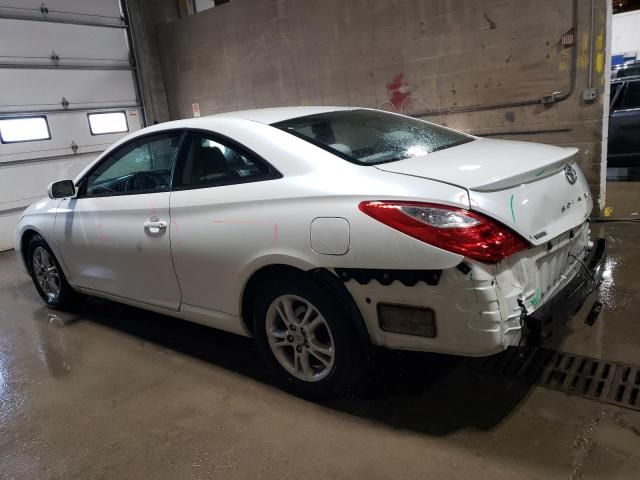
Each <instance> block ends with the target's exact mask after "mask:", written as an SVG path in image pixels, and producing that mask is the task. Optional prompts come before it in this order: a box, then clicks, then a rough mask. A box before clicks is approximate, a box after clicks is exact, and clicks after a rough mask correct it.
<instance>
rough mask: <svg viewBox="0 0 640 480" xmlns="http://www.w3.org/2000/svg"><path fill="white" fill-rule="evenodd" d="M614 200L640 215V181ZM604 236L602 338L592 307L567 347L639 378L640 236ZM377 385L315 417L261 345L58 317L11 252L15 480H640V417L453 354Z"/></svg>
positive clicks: (614, 232) (7, 285) (103, 309)
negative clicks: (267, 364) (286, 386)
mask: <svg viewBox="0 0 640 480" xmlns="http://www.w3.org/2000/svg"><path fill="white" fill-rule="evenodd" d="M609 199H610V202H609V203H610V204H612V205H613V206H614V209H615V211H616V214H617V213H620V214H622V212H623V211H624V210H625V209H631V210H630V212H632V211H636V210H639V211H640V184H638V183H612V184H610V186H609ZM616 202H621V203H620V205H619V206H618V205H617V204H616ZM636 207H637V208H636ZM616 216H617V215H616ZM596 230H599V231H601V234H604V235H606V237H607V238H608V240H609V257H608V262H607V277H606V280H605V283H604V285H603V289H602V292H601V297H602V299H603V301H604V303H605V308H604V309H603V312H602V314H601V316H600V318H599V319H598V321H597V323H596V325H595V326H593V327H588V326H586V325H585V323H584V318H585V315H586V313H587V311H588V307H589V306H590V303H591V302H589V305H588V306H587V307H585V308H583V309H582V311H581V312H580V313H579V314H578V316H577V317H576V318H574V320H573V321H572V323H571V330H570V333H569V335H568V336H567V338H566V340H565V342H564V344H563V345H562V349H563V350H565V351H571V352H576V353H581V354H586V355H589V356H594V357H599V358H604V359H607V360H614V361H623V362H628V363H634V364H640V320H639V316H638V310H637V307H636V306H635V304H634V302H633V301H634V300H635V299H637V298H638V297H640V278H639V276H638V271H640V256H639V255H638V253H639V250H640V242H639V240H640V225H637V224H606V225H603V226H598V227H596ZM377 371H378V374H377V375H376V376H375V377H374V378H373V379H372V380H371V381H370V382H369V385H368V386H367V387H366V388H365V389H364V390H363V392H362V393H361V394H360V395H358V396H356V397H349V398H343V399H338V400H334V401H331V402H329V403H327V404H314V403H309V402H306V401H303V400H300V399H297V398H294V397H292V396H290V395H287V394H285V393H283V392H281V391H279V390H277V389H275V388H274V387H272V386H271V384H270V383H269V380H268V379H267V377H266V375H265V373H264V372H263V371H262V368H261V364H260V361H259V360H258V356H257V353H256V352H255V350H254V348H253V344H252V342H251V341H250V340H247V339H243V338H239V337H235V336H232V335H228V334H225V333H221V332H218V331H215V330H212V329H208V328H205V327H201V326H198V325H194V324H189V323H186V322H182V321H180V320H174V319H172V318H168V317H164V316H160V315H156V314H151V313H147V312H143V311H140V310H137V309H134V308H129V307H124V306H120V305H117V304H115V303H109V302H103V301H92V302H90V303H89V304H88V305H87V306H86V308H84V310H83V312H82V313H81V314H80V315H76V316H72V315H64V314H60V313H57V312H54V311H51V310H48V309H47V308H45V307H44V306H43V305H42V302H41V301H40V299H39V298H38V297H37V295H36V292H35V290H34V288H33V287H32V285H31V281H30V279H29V278H27V277H26V276H25V275H23V274H22V273H20V272H19V270H18V268H17V266H16V263H15V260H14V256H13V252H7V253H4V254H0V478H15V479H75V478H78V479H106V478H118V479H124V478H129V479H142V478H150V479H164V478H193V479H200V478H203V479H204V478H225V479H227V478H228V479H236V478H238V479H239V478H274V479H276V478H277V479H283V478H295V479H298V478H322V479H327V478H367V479H382V478H421V479H422V478H474V479H482V478H487V479H493V480H495V479H497V478H498V479H502V478H505V479H506V478H509V479H511V478H523V479H535V478H539V479H555V478H561V479H577V478H584V479H602V478H607V479H611V480H613V479H623V478H638V476H637V475H638V471H639V470H640V412H634V411H632V410H625V409H621V408H617V407H614V406H611V405H607V404H603V403H598V402H595V401H591V400H586V399H583V398H579V397H573V396H568V395H565V394H563V393H560V392H556V391H552V390H547V389H543V388H539V387H534V386H531V385H527V384H523V383H520V382H518V381H513V380H508V379H505V378H497V377H494V376H492V375H489V374H483V373H479V372H474V371H470V370H469V369H468V367H466V366H465V365H464V364H463V363H461V362H459V361H457V360H456V359H452V358H446V357H439V356H433V355H423V354H408V353H390V354H386V355H384V356H383V359H382V360H381V362H380V366H379V369H378V370H377Z"/></svg>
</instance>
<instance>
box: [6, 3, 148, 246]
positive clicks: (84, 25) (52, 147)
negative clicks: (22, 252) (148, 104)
mask: <svg viewBox="0 0 640 480" xmlns="http://www.w3.org/2000/svg"><path fill="white" fill-rule="evenodd" d="M130 38H131V37H130V35H129V32H128V27H127V25H126V15H125V12H124V11H123V9H122V7H121V4H120V1H119V0H44V1H43V0H0V250H6V249H9V248H13V242H14V237H13V235H14V233H13V231H14V227H15V224H16V222H17V220H18V217H19V215H20V213H21V211H22V210H23V209H24V208H25V207H26V206H27V205H29V204H31V203H33V202H34V201H36V200H38V199H39V198H42V197H43V196H46V187H47V185H48V184H49V183H50V182H52V181H54V180H60V179H66V178H73V177H75V176H76V175H77V174H78V173H79V172H80V170H82V168H84V167H85V166H86V165H87V163H89V162H90V161H91V160H93V159H94V158H95V157H96V156H97V155H98V154H99V153H100V152H102V151H103V150H104V149H105V148H106V147H108V146H109V145H110V144H112V143H113V142H115V141H116V140H118V139H119V138H121V137H122V136H124V135H126V134H128V133H129V132H131V131H134V130H137V129H139V128H141V127H142V126H143V122H144V121H143V111H142V106H141V104H140V100H139V95H138V93H137V88H136V72H135V69H134V67H133V65H134V62H133V60H132V58H133V53H132V52H131V50H130ZM109 112H111V113H116V115H111V116H96V114H101V113H109ZM28 119H33V120H28ZM90 120H91V122H93V128H92V127H91V125H90ZM103 132H105V133H103Z"/></svg>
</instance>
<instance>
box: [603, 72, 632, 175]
mask: <svg viewBox="0 0 640 480" xmlns="http://www.w3.org/2000/svg"><path fill="white" fill-rule="evenodd" d="M620 88H621V91H620V92H616V95H615V97H614V98H613V103H612V105H611V109H612V112H611V115H610V119H609V143H608V145H609V147H608V149H609V154H608V157H609V160H610V164H611V166H621V167H625V166H633V165H634V164H636V165H637V161H638V160H639V159H640V80H628V81H626V82H625V85H624V87H620Z"/></svg>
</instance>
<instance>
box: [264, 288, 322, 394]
mask: <svg viewBox="0 0 640 480" xmlns="http://www.w3.org/2000/svg"><path fill="white" fill-rule="evenodd" d="M266 330H267V337H268V340H269V346H270V347H271V351H272V352H273V355H274V356H275V357H276V360H277V361H278V363H280V365H281V366H282V367H283V368H284V369H285V370H287V371H288V372H289V373H290V374H291V375H293V376H294V377H296V378H298V379H300V380H303V381H305V382H318V381H320V380H322V379H323V378H325V377H326V376H327V375H329V373H331V370H332V369H333V365H334V362H335V350H334V345H335V343H334V341H333V334H332V333H331V329H330V328H329V324H328V323H327V321H326V320H325V318H324V317H323V316H322V314H321V313H320V311H319V310H318V309H317V308H316V307H315V306H314V305H313V304H312V303H311V302H309V301H308V300H305V299H304V298H301V297H298V296H296V295H282V296H280V297H278V298H276V299H275V300H273V302H271V304H270V305H269V308H268V310H267V318H266Z"/></svg>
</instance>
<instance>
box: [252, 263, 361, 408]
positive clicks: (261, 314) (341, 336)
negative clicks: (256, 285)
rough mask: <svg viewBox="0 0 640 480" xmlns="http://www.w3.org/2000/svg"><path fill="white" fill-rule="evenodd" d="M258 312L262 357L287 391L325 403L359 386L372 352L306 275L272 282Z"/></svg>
mask: <svg viewBox="0 0 640 480" xmlns="http://www.w3.org/2000/svg"><path fill="white" fill-rule="evenodd" d="M253 312H254V316H253V321H254V333H255V337H256V341H257V343H258V348H259V350H260V353H261V354H262V356H263V358H264V359H265V361H266V363H267V364H268V365H269V366H270V367H271V371H272V373H273V374H274V375H275V377H276V380H277V381H278V383H279V384H280V385H281V386H282V387H283V388H284V389H285V390H288V391H290V392H291V393H294V394H295V395H298V396H300V397H303V398H307V399H312V400H322V399H326V398H330V397H334V396H337V395H343V394H345V393H347V392H349V391H350V389H351V387H353V386H355V385H356V384H357V383H358V382H359V380H360V378H361V376H362V373H363V372H364V370H365V365H363V364H364V363H365V362H366V356H365V354H364V352H365V350H366V348H365V346H364V345H362V340H360V339H359V338H358V335H357V334H356V331H355V327H354V325H353V324H352V320H351V319H350V318H349V316H348V313H347V312H346V311H345V309H344V308H342V307H341V306H340V304H339V302H338V301H337V300H336V299H335V298H334V296H333V295H332V294H331V293H330V292H329V291H327V290H325V289H324V288H322V287H321V286H320V285H318V284H317V283H315V282H314V281H313V280H312V279H311V278H309V277H307V276H306V275H305V274H302V273H301V274H294V273H292V274H286V275H285V276H281V277H278V278H277V280H276V281H273V282H269V284H267V285H265V286H264V288H263V289H262V290H261V291H260V293H259V294H258V295H257V298H256V301H255V304H254V308H253ZM285 320H286V321H285Z"/></svg>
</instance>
